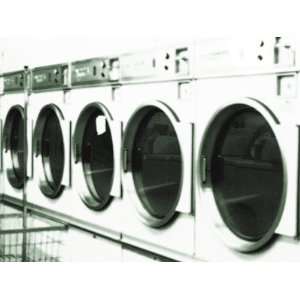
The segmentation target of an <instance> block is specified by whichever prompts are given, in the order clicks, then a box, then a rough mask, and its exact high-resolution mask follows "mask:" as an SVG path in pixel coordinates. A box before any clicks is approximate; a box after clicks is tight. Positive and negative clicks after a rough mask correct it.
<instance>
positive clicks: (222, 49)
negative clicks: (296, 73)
mask: <svg viewBox="0 0 300 300" xmlns="http://www.w3.org/2000/svg"><path fill="white" fill-rule="evenodd" d="M295 47H296V46H295V45H294V43H293V41H289V40H287V39H285V38H281V37H270V38H265V39H259V38H247V37H246V38H243V39H239V40H238V39H228V40H226V39H224V40H208V41H205V40H204V41H202V42H199V43H198V46H197V50H196V57H197V69H198V72H200V73H201V74H204V75H206V74H210V73H218V72H223V71H230V72H236V71H240V70H241V71H242V70H246V69H252V70H253V69H256V68H257V69H259V68H273V67H281V68H291V67H294V66H295V65H296V51H295Z"/></svg>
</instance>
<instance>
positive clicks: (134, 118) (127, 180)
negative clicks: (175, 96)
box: [122, 100, 192, 228]
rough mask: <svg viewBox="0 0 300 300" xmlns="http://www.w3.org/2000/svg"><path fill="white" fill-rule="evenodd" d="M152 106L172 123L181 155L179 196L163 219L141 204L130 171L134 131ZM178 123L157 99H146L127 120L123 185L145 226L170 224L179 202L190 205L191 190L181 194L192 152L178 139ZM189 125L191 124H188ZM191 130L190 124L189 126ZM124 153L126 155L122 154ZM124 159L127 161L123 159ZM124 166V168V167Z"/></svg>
mask: <svg viewBox="0 0 300 300" xmlns="http://www.w3.org/2000/svg"><path fill="white" fill-rule="evenodd" d="M153 108H157V109H159V110H161V111H162V112H163V113H164V114H165V115H166V116H167V118H168V119H169V121H170V122H171V124H172V125H173V127H174V129H175V132H176V135H177V137H178V142H179V147H180V152H181V156H182V174H181V184H180V191H179V196H178V199H177V200H176V203H175V205H174V207H173V209H172V211H170V213H169V214H168V215H167V216H166V217H165V218H163V219H160V218H156V217H154V216H152V215H151V214H150V213H149V212H148V211H147V210H146V209H145V207H144V206H143V204H142V202H141V200H140V198H139V196H138V194H137V191H136V187H135V183H134V179H133V173H132V171H131V168H132V166H131V165H132V163H131V158H130V157H131V149H132V145H133V141H134V138H135V136H136V132H137V130H138V127H139V124H140V122H141V121H142V119H143V118H144V116H145V115H146V114H147V113H148V112H149V111H151V110H152V109H153ZM179 124H184V123H181V122H180V119H179V117H178V115H177V114H176V113H175V112H174V111H173V110H172V109H171V108H170V107H169V106H168V105H167V104H165V103H164V102H163V101H159V100H154V101H148V102H144V103H142V104H140V105H139V106H138V107H137V108H136V109H135V111H134V112H133V114H132V115H131V117H130V119H129V120H128V122H127V126H126V129H125V134H124V140H123V147H122V153H123V155H122V157H123V163H122V165H123V172H122V173H123V186H124V188H125V189H126V192H127V194H128V195H129V197H130V199H131V200H132V202H133V204H134V206H135V209H136V212H137V215H138V217H139V218H140V220H141V222H142V223H144V224H145V225H147V226H150V227H153V228H160V227H163V226H166V225H167V224H170V222H171V221H172V220H173V219H174V218H176V217H177V216H178V215H179V214H180V213H181V211H180V209H178V208H179V206H180V205H179V204H180V203H181V204H182V203H183V202H188V205H181V206H182V207H184V206H189V207H191V205H189V204H191V201H192V191H191V190H190V191H188V192H189V195H188V196H189V197H188V199H186V196H187V195H186V194H185V193H184V194H183V190H184V186H185V185H187V186H190V185H191V177H192V175H191V173H192V170H188V168H186V165H187V166H189V163H187V162H186V160H187V159H188V158H187V155H188V156H190V159H189V161H190V162H191V161H192V153H189V154H188V153H185V148H184V147H183V145H182V143H183V141H181V140H180V137H181V134H180V133H179V131H178V125H179ZM188 125H191V124H188ZM189 128H190V129H191V130H192V128H191V126H190V127H189ZM124 153H126V154H127V155H124ZM124 159H126V160H127V161H124ZM125 167H126V168H125Z"/></svg>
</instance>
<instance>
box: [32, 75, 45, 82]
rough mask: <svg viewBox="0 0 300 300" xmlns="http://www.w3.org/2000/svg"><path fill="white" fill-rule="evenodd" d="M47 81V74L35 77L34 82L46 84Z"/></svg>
mask: <svg viewBox="0 0 300 300" xmlns="http://www.w3.org/2000/svg"><path fill="white" fill-rule="evenodd" d="M46 80H47V75H46V74H38V75H34V81H35V82H36V83H42V82H45V81H46Z"/></svg>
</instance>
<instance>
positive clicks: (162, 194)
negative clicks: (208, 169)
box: [117, 47, 195, 260]
mask: <svg viewBox="0 0 300 300" xmlns="http://www.w3.org/2000/svg"><path fill="white" fill-rule="evenodd" d="M191 58H192V55H191V50H190V48H189V47H178V48H174V49H167V50H158V51H153V52H148V53H138V54H128V55H123V56H121V57H120V70H121V82H122V87H121V90H120V95H119V97H120V98H119V100H118V101H117V102H118V103H120V106H119V111H120V113H121V116H122V120H123V121H124V129H125V134H124V140H123V150H122V151H123V176H122V183H123V191H124V194H123V204H124V205H123V209H122V212H123V218H122V223H123V228H122V241H123V242H124V243H126V244H129V245H133V246H136V247H138V248H141V249H145V250H147V251H150V252H152V253H157V254H160V255H162V256H165V257H169V258H172V259H178V260H182V259H185V258H187V257H191V256H192V255H193V254H194V227H195V217H194V210H193V193H192V144H193V123H194V110H195V99H194V97H193V80H192V78H191V77H190V73H191V70H190V67H191Z"/></svg>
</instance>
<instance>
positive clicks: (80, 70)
mask: <svg viewBox="0 0 300 300" xmlns="http://www.w3.org/2000/svg"><path fill="white" fill-rule="evenodd" d="M75 74H76V77H77V78H82V77H85V76H88V75H89V74H90V68H89V67H82V68H78V69H75Z"/></svg>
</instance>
